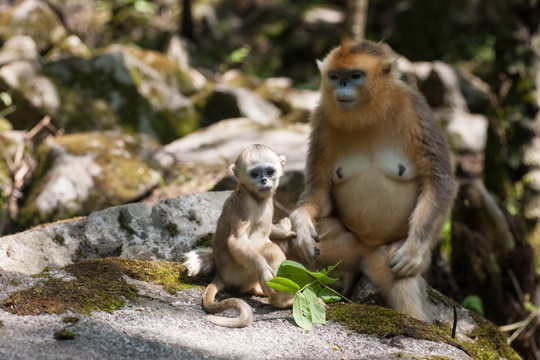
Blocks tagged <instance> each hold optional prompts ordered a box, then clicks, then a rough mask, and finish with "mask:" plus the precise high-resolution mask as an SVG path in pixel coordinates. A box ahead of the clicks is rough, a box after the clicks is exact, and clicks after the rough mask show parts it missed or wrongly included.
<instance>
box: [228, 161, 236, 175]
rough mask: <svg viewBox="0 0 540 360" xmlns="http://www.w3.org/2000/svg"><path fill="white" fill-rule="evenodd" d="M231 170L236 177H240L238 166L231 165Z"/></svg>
mask: <svg viewBox="0 0 540 360" xmlns="http://www.w3.org/2000/svg"><path fill="white" fill-rule="evenodd" d="M229 170H231V172H232V173H233V174H234V176H236V177H238V174H237V173H236V165H234V164H231V166H229Z"/></svg>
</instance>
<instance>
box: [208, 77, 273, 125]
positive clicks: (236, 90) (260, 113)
mask: <svg viewBox="0 0 540 360" xmlns="http://www.w3.org/2000/svg"><path fill="white" fill-rule="evenodd" d="M204 102H205V104H204V110H203V113H202V120H201V125H203V126H208V125H211V124H213V123H216V122H218V121H220V120H224V119H229V118H237V117H246V118H249V119H251V120H253V121H255V122H257V123H259V124H261V125H266V126H275V125H278V124H279V117H280V116H281V110H279V109H278V108H277V107H276V106H275V105H273V104H272V103H270V102H268V101H266V100H264V99H263V98H261V97H260V96H259V95H257V94H256V93H255V92H253V91H251V90H249V89H246V88H241V87H234V86H229V85H225V84H217V85H216V86H215V87H214V89H213V90H212V91H211V93H210V95H209V96H208V97H207V98H206V99H205V101H204Z"/></svg>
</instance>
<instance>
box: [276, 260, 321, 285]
mask: <svg viewBox="0 0 540 360" xmlns="http://www.w3.org/2000/svg"><path fill="white" fill-rule="evenodd" d="M276 276H279V277H284V278H287V279H290V280H292V281H294V282H295V283H297V284H298V286H300V287H304V286H306V285H307V284H309V283H311V282H313V280H314V278H313V276H311V275H310V274H309V271H308V270H307V269H306V268H305V267H304V266H303V265H302V264H299V263H297V262H296V261H292V260H285V261H283V262H282V263H281V265H279V267H278V268H277V269H276Z"/></svg>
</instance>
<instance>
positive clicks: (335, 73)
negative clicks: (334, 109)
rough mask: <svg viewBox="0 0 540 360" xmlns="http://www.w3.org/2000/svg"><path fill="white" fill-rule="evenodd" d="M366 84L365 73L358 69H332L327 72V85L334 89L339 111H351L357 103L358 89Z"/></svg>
mask: <svg viewBox="0 0 540 360" xmlns="http://www.w3.org/2000/svg"><path fill="white" fill-rule="evenodd" d="M365 82H366V72H365V71H363V70H360V69H334V70H330V71H329V72H328V84H329V85H330V86H331V87H332V88H333V89H334V91H333V94H334V99H335V100H336V104H337V106H338V108H339V109H341V110H349V109H351V108H352V107H353V106H354V105H355V104H356V102H357V101H358V98H359V95H358V88H359V87H360V86H362V85H363V84H364V83H365Z"/></svg>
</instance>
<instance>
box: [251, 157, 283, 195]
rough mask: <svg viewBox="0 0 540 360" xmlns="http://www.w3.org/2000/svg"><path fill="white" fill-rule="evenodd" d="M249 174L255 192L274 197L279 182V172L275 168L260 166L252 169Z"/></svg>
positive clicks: (265, 165)
mask: <svg viewBox="0 0 540 360" xmlns="http://www.w3.org/2000/svg"><path fill="white" fill-rule="evenodd" d="M247 173H248V178H249V181H250V183H251V186H252V190H253V191H255V192H257V193H258V194H260V195H263V196H264V195H268V196H271V195H272V193H273V190H274V188H275V186H277V180H278V171H277V169H276V167H275V166H273V165H268V164H259V165H256V166H253V167H250V168H249V169H248V172H247Z"/></svg>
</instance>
